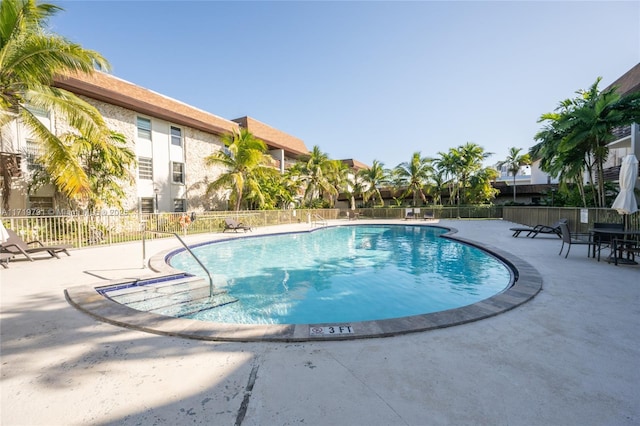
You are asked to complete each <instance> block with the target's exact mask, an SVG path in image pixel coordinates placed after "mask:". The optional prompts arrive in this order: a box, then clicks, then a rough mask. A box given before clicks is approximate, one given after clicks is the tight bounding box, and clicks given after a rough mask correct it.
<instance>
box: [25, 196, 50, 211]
mask: <svg viewBox="0 0 640 426" xmlns="http://www.w3.org/2000/svg"><path fill="white" fill-rule="evenodd" d="M29 207H30V208H31V209H36V210H42V211H43V213H42V214H45V213H44V211H45V210H53V197H29Z"/></svg>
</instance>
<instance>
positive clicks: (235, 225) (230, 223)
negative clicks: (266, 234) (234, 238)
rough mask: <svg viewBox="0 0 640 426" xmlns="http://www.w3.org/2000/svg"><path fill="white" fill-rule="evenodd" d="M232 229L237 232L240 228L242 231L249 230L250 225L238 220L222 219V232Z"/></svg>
mask: <svg viewBox="0 0 640 426" xmlns="http://www.w3.org/2000/svg"><path fill="white" fill-rule="evenodd" d="M228 229H230V230H232V231H235V232H238V230H239V229H242V230H243V231H244V232H247V231H251V227H250V226H247V225H244V224H242V223H240V222H238V221H235V220H233V219H225V220H224V229H223V230H222V232H223V233H224V232H225V231H226V230H228Z"/></svg>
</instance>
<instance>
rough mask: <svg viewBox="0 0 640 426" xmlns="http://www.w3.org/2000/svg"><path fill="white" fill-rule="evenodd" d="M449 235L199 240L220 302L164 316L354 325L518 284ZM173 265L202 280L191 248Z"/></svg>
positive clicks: (455, 304)
mask: <svg viewBox="0 0 640 426" xmlns="http://www.w3.org/2000/svg"><path fill="white" fill-rule="evenodd" d="M446 232H447V229H444V228H439V227H431V226H413V225H358V226H337V227H327V228H322V229H318V230H315V231H314V232H303V233H289V234H283V235H272V236H260V237H251V238H238V239H233V240H228V241H218V242H215V243H206V244H202V245H199V246H195V247H192V251H193V252H194V253H195V254H196V255H197V256H198V258H199V259H200V260H201V261H202V262H203V263H204V264H205V265H206V266H207V268H208V269H209V270H210V271H211V272H212V276H213V280H214V286H215V288H216V291H218V292H219V293H221V294H224V298H223V299H222V301H223V302H215V308H212V309H198V310H196V312H187V313H185V312H182V313H180V314H178V315H176V314H175V313H173V312H171V313H167V312H158V313H161V314H168V315H172V316H180V317H183V318H191V319H197V320H202V321H210V322H216V323H236V324H314V323H350V322H360V321H373V320H384V319H390V318H400V317H408V316H412V315H419V314H426V313H432V312H439V311H445V310H449V309H454V308H459V307H462V306H468V305H471V304H473V303H476V302H478V301H481V300H484V299H487V298H490V297H491V296H494V295H495V294H497V293H500V292H502V291H504V290H505V289H507V288H508V287H509V286H510V285H511V284H512V282H513V272H512V270H511V269H510V268H509V267H507V266H506V265H505V263H504V262H502V261H501V260H500V259H498V258H497V257H495V256H492V255H490V254H488V253H486V252H485V251H483V250H481V249H479V248H477V247H474V246H472V245H468V244H463V243H461V242H457V241H453V240H450V239H447V238H441V235H442V234H444V233H446ZM168 260H169V263H170V265H171V266H172V267H174V268H176V269H179V270H183V271H187V272H189V273H191V274H194V275H198V274H203V273H202V271H201V268H200V267H199V266H198V265H197V263H196V262H195V260H194V259H193V258H192V257H191V256H189V254H188V253H187V252H185V251H182V250H180V251H176V252H173V253H171V254H170V255H169V256H168ZM205 276H206V275H205ZM233 302H237V303H233Z"/></svg>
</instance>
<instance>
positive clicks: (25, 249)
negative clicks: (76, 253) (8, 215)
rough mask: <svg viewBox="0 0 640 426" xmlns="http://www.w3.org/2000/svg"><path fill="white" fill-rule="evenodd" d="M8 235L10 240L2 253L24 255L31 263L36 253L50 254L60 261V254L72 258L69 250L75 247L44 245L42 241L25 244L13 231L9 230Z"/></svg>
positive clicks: (3, 245) (4, 244) (2, 249)
mask: <svg viewBox="0 0 640 426" xmlns="http://www.w3.org/2000/svg"><path fill="white" fill-rule="evenodd" d="M7 233H8V234H9V239H8V240H7V241H6V242H4V243H2V248H1V250H0V252H2V253H9V254H11V255H23V256H25V257H26V258H27V259H29V260H30V261H31V262H33V260H34V259H33V257H31V255H32V254H35V253H49V254H50V255H51V257H55V258H57V259H60V256H58V253H64V254H66V255H67V256H71V255H70V254H69V252H68V251H67V249H68V248H71V247H73V246H72V245H70V244H63V245H44V244H42V242H41V241H40V240H34V241H29V242H25V241H24V240H23V239H22V238H20V236H18V234H16V233H15V231H13V230H12V229H7Z"/></svg>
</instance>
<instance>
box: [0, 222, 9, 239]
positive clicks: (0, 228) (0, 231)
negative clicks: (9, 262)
mask: <svg viewBox="0 0 640 426" xmlns="http://www.w3.org/2000/svg"><path fill="white" fill-rule="evenodd" d="M8 239H9V233H8V232H7V230H6V229H5V228H4V224H3V223H2V221H1V220H0V243H4V242H6V241H7V240H8Z"/></svg>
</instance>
